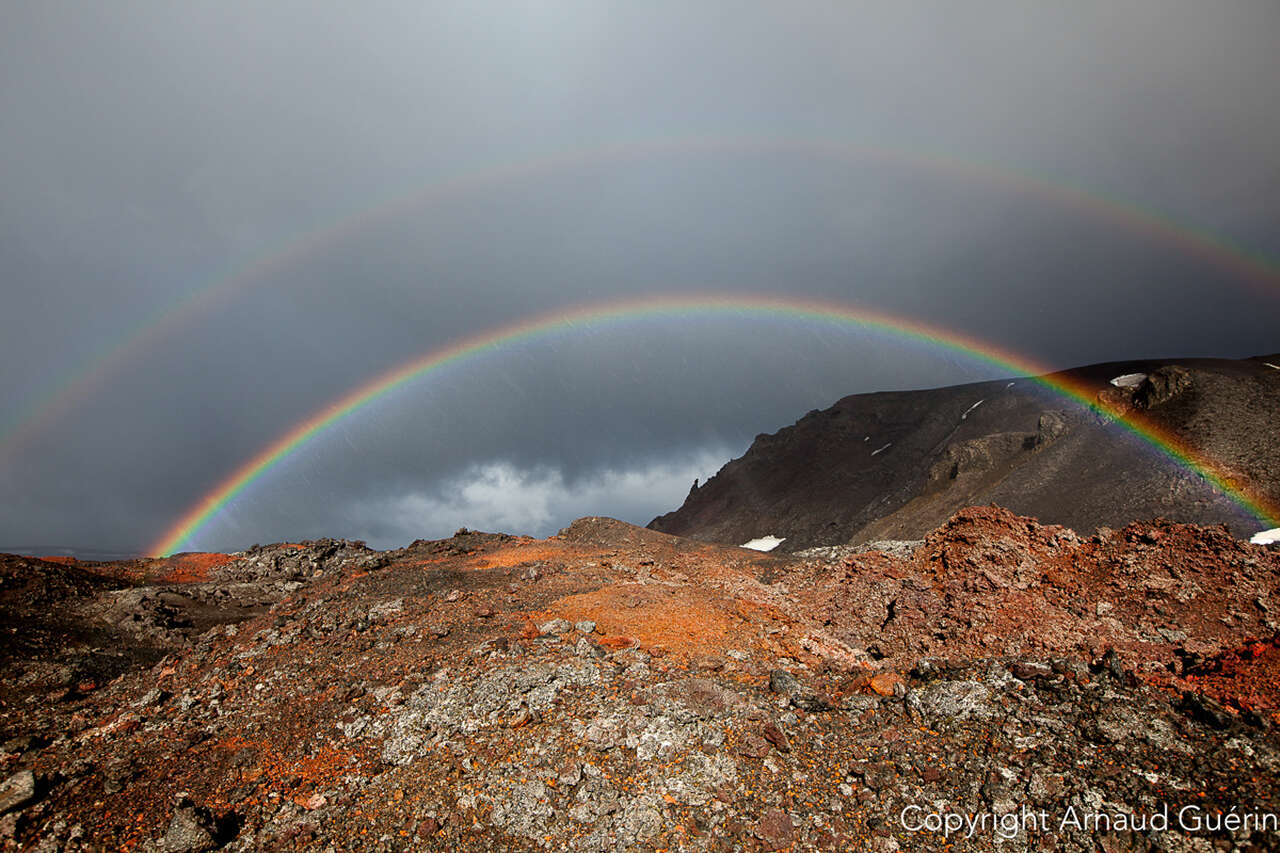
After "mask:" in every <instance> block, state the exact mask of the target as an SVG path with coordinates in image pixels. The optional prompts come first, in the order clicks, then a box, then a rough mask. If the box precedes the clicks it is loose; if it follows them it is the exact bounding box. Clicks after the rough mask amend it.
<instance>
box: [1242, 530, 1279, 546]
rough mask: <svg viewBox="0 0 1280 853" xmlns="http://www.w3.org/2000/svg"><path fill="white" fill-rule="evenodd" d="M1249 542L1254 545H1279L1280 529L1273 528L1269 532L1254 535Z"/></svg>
mask: <svg viewBox="0 0 1280 853" xmlns="http://www.w3.org/2000/svg"><path fill="white" fill-rule="evenodd" d="M1249 541H1250V542H1252V543H1253V544H1254V545H1275V544H1277V543H1280V527H1273V528H1271V529H1270V530H1264V531H1262V532H1261V533H1255V534H1253V538H1252V539H1250V540H1249Z"/></svg>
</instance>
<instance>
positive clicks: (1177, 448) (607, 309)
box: [148, 294, 1280, 556]
mask: <svg viewBox="0 0 1280 853" xmlns="http://www.w3.org/2000/svg"><path fill="white" fill-rule="evenodd" d="M728 312H738V313H746V314H759V315H772V316H783V317H792V318H798V319H809V320H824V321H833V320H834V321H838V322H844V323H848V324H851V325H856V326H862V327H868V328H874V329H879V330H883V331H887V332H890V333H893V334H896V335H899V336H902V337H905V338H909V339H915V340H918V341H923V342H925V343H927V344H930V345H933V346H937V347H940V348H942V349H948V350H952V351H954V352H959V353H962V354H964V355H966V356H968V357H970V358H973V359H974V360H977V361H980V362H985V363H987V364H991V365H995V366H998V367H1000V368H1002V369H1006V370H1012V371H1014V372H1015V373H1018V374H1023V375H1025V378H1027V379H1030V380H1032V381H1034V382H1037V383H1039V384H1040V385H1042V386H1044V387H1046V388H1048V389H1050V390H1051V391H1053V392H1055V393H1057V394H1059V395H1061V396H1064V397H1067V398H1070V399H1072V400H1074V401H1076V402H1078V403H1082V404H1084V405H1085V406H1088V407H1091V408H1094V409H1097V410H1099V411H1102V412H1103V413H1105V414H1107V415H1109V416H1111V417H1113V418H1114V419H1115V420H1116V421H1117V422H1118V423H1120V424H1122V425H1123V426H1124V427H1125V428H1126V429H1128V430H1129V431H1130V432H1132V433H1133V434H1135V435H1137V436H1139V437H1141V438H1142V439H1144V440H1145V441H1147V442H1148V443H1149V444H1151V445H1153V446H1154V447H1156V448H1158V449H1159V450H1160V451H1162V452H1163V453H1165V454H1166V455H1167V456H1169V457H1170V458H1172V459H1173V460H1174V461H1176V462H1177V463H1178V464H1180V465H1182V466H1183V467H1185V468H1187V469H1188V470H1190V471H1192V472H1194V473H1196V474H1198V475H1199V476H1201V477H1203V478H1204V479H1205V480H1207V481H1208V482H1209V483H1211V484H1212V485H1213V486H1214V487H1216V488H1218V489H1219V490H1221V491H1222V492H1223V493H1224V494H1225V495H1227V496H1228V497H1229V498H1231V499H1232V500H1233V501H1235V502H1236V503H1237V504H1239V505H1240V506H1241V507H1242V508H1244V509H1245V510H1246V511H1247V512H1249V513H1250V514H1251V515H1253V516H1254V517H1256V518H1257V519H1258V520H1259V521H1260V522H1261V523H1262V524H1263V526H1264V527H1268V526H1270V527H1276V526H1280V522H1277V519H1278V518H1280V508H1277V507H1276V506H1275V505H1274V503H1273V502H1272V501H1270V500H1269V499H1267V498H1266V497H1264V496H1261V495H1256V494H1253V493H1252V490H1251V489H1250V488H1249V486H1248V484H1247V483H1242V482H1238V481H1237V479H1236V478H1234V477H1233V476H1231V475H1230V474H1228V473H1227V472H1224V471H1222V470H1221V469H1220V468H1219V467H1218V466H1217V465H1216V464H1214V463H1213V462H1212V461H1211V460H1209V459H1206V458H1204V457H1203V456H1202V455H1201V454H1200V453H1198V452H1197V451H1196V450H1195V449H1194V448H1192V447H1190V446H1189V445H1187V444H1186V442H1184V441H1183V440H1182V439H1180V438H1178V437H1177V436H1175V435H1173V434H1171V433H1169V432H1167V431H1165V430H1160V429H1157V428H1156V427H1155V426H1153V425H1151V424H1149V423H1146V422H1145V421H1142V420H1140V419H1138V418H1137V417H1135V416H1132V415H1128V414H1126V413H1123V412H1120V411H1116V410H1114V409H1110V408H1108V407H1107V406H1106V405H1105V404H1102V403H1100V402H1099V401H1098V400H1097V399H1096V398H1095V397H1094V394H1093V392H1092V389H1091V388H1089V387H1087V386H1086V385H1084V384H1083V383H1080V382H1078V381H1076V380H1073V379H1071V378H1069V377H1065V376H1062V375H1054V374H1052V373H1051V371H1050V370H1049V369H1048V368H1046V367H1044V366H1042V365H1038V364H1036V363H1035V362H1034V361H1033V360H1032V359H1030V358H1028V357H1026V356H1022V355H1018V354H1016V353H1013V352H1009V351H1007V350H1004V349H1002V348H1000V347H998V346H996V345H994V344H991V343H988V342H984V341H980V340H978V339H976V338H973V337H970V336H967V335H964V334H962V333H959V332H954V331H950V330H947V329H942V328H939V327H937V326H932V325H929V324H927V323H923V322H920V321H918V320H912V319H908V318H903V317H897V316H894V315H891V314H887V313H884V312H880V311H875V310H871V309H865V308H855V307H853V306H849V305H840V304H836V303H830V302H821V301H815V300H807V299H783V298H778V297H768V296H755V295H750V296H748V295H735V294H705V295H668V296H656V297H648V298H642V299H632V300H624V301H614V302H607V303H599V304H593V305H586V306H580V307H577V308H575V309H572V310H570V311H558V312H553V313H549V314H542V315H538V316H536V317H533V318H527V319H525V320H522V321H519V322H517V323H513V324H510V325H506V326H503V327H501V328H498V329H492V330H489V331H486V332H482V333H480V334H477V335H473V336H471V337H468V338H465V339H463V340H460V341H456V342H454V343H452V344H450V345H448V346H445V347H442V348H440V349H436V350H432V351H431V352H428V353H426V354H424V355H422V356H419V357H417V358H414V359H411V360H410V361H408V362H405V363H403V364H401V365H398V366H397V367H394V368H392V369H391V370H388V371H387V372H385V373H383V374H381V375H379V376H377V377H375V378H373V379H371V380H369V381H368V382H365V383H364V384H362V385H360V386H358V387H356V388H354V389H352V390H351V391H349V392H348V393H346V394H344V395H343V396H342V397H340V398H338V399H336V400H334V401H333V402H332V403H330V404H328V405H327V406H325V407H324V408H322V409H320V410H319V411H317V412H315V413H314V414H312V415H311V416H310V417H308V418H307V419H306V420H304V421H302V422H301V423H299V424H297V425H296V426H294V427H292V428H291V429H289V430H288V431H286V432H285V433H284V434H283V435H281V436H280V437H279V438H278V439H276V440H275V441H274V442H272V443H271V444H270V445H268V446H267V447H266V448H264V449H263V450H262V451H260V452H259V453H257V454H255V455H254V456H253V457H252V458H251V459H249V460H248V461H247V462H245V463H244V464H243V465H241V466H240V467H239V468H238V469H236V470H235V471H234V472H233V473H232V474H230V475H229V476H228V477H226V478H225V479H223V480H222V481H221V482H220V483H218V484H217V485H216V486H215V487H214V488H213V489H211V490H210V491H209V492H208V493H206V495H205V496H204V497H203V498H201V499H200V500H199V501H198V502H197V503H196V504H194V505H193V506H192V507H191V508H190V509H189V510H188V511H187V512H186V513H184V514H183V515H182V517H181V518H180V519H179V520H178V521H177V522H176V523H174V524H173V525H172V526H171V527H170V528H169V529H168V530H167V531H166V532H165V533H164V535H163V536H162V537H161V538H160V539H159V540H158V541H157V542H156V543H155V545H153V546H152V547H151V548H150V549H149V550H148V553H150V554H153V555H156V556H165V555H168V554H171V553H173V552H174V551H176V550H177V549H178V548H179V547H181V546H182V544H183V543H185V542H186V541H187V540H188V539H190V538H192V537H193V536H194V535H195V534H196V533H198V532H199V531H200V529H201V528H203V527H204V526H205V525H206V524H207V523H209V521H210V520H212V518H213V517H214V516H215V515H216V514H217V513H218V511H219V510H220V509H222V508H223V507H224V506H226V505H227V504H228V503H229V502H230V501H232V500H233V499H234V498H235V497H236V496H237V495H239V494H241V493H242V492H243V491H244V490H245V489H246V488H248V487H249V486H250V485H252V484H253V483H254V482H255V481H256V480H258V479H259V478H260V477H262V476H263V475H264V474H266V473H267V472H268V471H270V470H271V469H272V468H273V467H274V466H276V465H277V464H279V463H280V462H281V461H282V460H283V459H285V458H286V457H288V456H289V455H290V454H291V453H293V452H294V451H295V450H297V449H298V448H299V447H301V446H302V445H303V444H305V443H306V442H307V441H309V440H310V439H311V438H313V437H315V436H316V435H318V434H319V433H321V432H322V431H324V430H325V429H326V428H327V427H329V426H332V425H333V424H334V423H336V422H337V421H339V420H341V419H343V418H345V417H347V416H348V415H351V414H352V413H354V412H356V411H358V410H359V409H361V408H363V407H365V406H367V405H369V404H371V403H373V402H374V401H376V400H378V399H380V398H382V397H384V396H385V395H387V394H389V393H390V392H392V391H394V390H395V389H397V388H399V387H401V386H403V385H405V384H406V383H408V382H410V381H412V380H414V379H416V378H418V377H421V376H424V375H426V374H428V373H430V372H431V371H433V370H437V369H439V368H441V367H444V366H445V365H448V364H452V363H455V362H458V361H460V360H463V359H466V358H468V357H472V356H476V355H479V354H481V353H483V352H487V351H490V350H494V349H497V348H500V347H503V346H506V345H510V344H513V343H516V342H518V341H522V340H526V339H529V338H534V337H537V336H539V335H545V334H550V333H552V332H555V331H557V330H561V329H565V328H568V327H570V326H587V325H592V324H598V323H602V322H608V321H611V320H619V319H625V318H633V317H644V316H662V315H670V316H680V315H688V314H698V313H728Z"/></svg>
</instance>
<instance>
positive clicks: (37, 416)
mask: <svg viewBox="0 0 1280 853" xmlns="http://www.w3.org/2000/svg"><path fill="white" fill-rule="evenodd" d="M769 154H780V155H786V156H798V157H808V158H812V159H817V160H829V161H833V162H839V163H855V164H863V163H872V164H876V165H879V166H884V167H888V168H893V169H899V170H904V171H909V172H915V173H922V174H928V175H936V176H938V177H941V178H946V179H949V180H954V181H960V182H969V183H974V184H979V185H983V186H990V187H996V188H998V189H1000V190H1003V191H1005V192H1008V193H1011V194H1015V195H1022V196H1027V197H1031V198H1035V199H1038V200H1040V201H1042V202H1044V203H1046V204H1048V205H1052V206H1056V207H1060V208H1063V209H1066V210H1069V211H1072V212H1074V213H1076V214H1078V215H1080V216H1082V217H1086V218H1089V219H1094V220H1098V221H1100V222H1104V223H1107V224H1108V225H1111V226H1114V227H1116V228H1119V229H1121V230H1123V231H1126V232H1129V233H1131V234H1134V235H1136V236H1138V237H1140V238H1141V239H1144V240H1148V241H1151V242H1153V243H1156V244H1159V245H1166V246H1170V247H1172V248H1174V249H1175V250H1176V251H1178V252H1180V253H1182V254H1185V255H1188V256H1191V257H1197V258H1200V259H1201V260H1203V261H1204V262H1206V263H1208V264H1211V265H1213V266H1216V267H1218V268H1220V269H1223V270H1225V271H1226V272H1228V273H1230V274H1231V275H1232V277H1233V278H1235V279H1237V280H1238V281H1240V282H1241V283H1243V284H1247V285H1249V286H1251V287H1252V288H1254V289H1256V290H1257V291H1258V292H1259V293H1261V294H1263V295H1265V296H1268V297H1276V296H1280V265H1277V263H1276V262H1275V261H1273V260H1271V259H1269V258H1267V257H1265V256H1263V255H1261V254H1257V253H1252V252H1249V251H1246V250H1245V249H1243V248H1241V247H1239V246H1236V245H1233V244H1231V243H1230V242H1228V241H1226V240H1225V239H1223V238H1222V237H1219V236H1217V235H1214V234H1212V233H1210V232H1208V231H1205V230H1203V229H1197V228H1192V227H1189V226H1187V225H1185V224H1181V223H1178V222H1175V221H1173V220H1172V219H1170V218H1168V217H1167V216H1164V215H1163V214H1160V213H1158V212H1155V211H1152V210H1148V209H1144V208H1141V207H1139V206H1137V205H1135V204H1133V203H1131V202H1127V201H1124V200H1122V199H1118V198H1114V197H1110V196H1107V195H1104V194H1101V193H1099V192H1097V191H1096V190H1093V189H1088V188H1085V187H1081V186H1076V185H1073V184H1070V183H1067V182H1064V181H1061V180H1055V179H1048V178H1044V177H1041V176H1037V175H1033V174H1031V173H1028V172H1026V171H1022V170H1018V169H1013V168H1008V167H1004V166H996V165H993V164H985V163H980V162H977V161H972V160H965V159H962V158H958V157H955V156H951V155H944V154H937V153H930V152H922V151H911V150H907V149H902V148H887V147H884V146H876V145H870V144H861V143H845V142H839V141H829V140H813V139H807V138H794V137H742V136H714V135H711V136H681V137H674V138H658V139H654V140H647V141H632V142H624V143H613V144H605V145H598V146H591V147H585V148H580V149H574V150H570V151H560V152H555V153H552V154H544V155H540V156H534V157H529V158H526V159H523V160H518V161H514V162H510V163H506V164H503V165H499V166H496V167H495V166H489V167H485V168H482V169H478V170H474V171H468V172H465V173H462V174H459V175H455V176H452V177H449V178H446V179H443V180H440V181H436V182H433V183H432V184H430V185H429V186H427V187H426V188H421V189H417V190H415V191H413V192H410V193H406V194H402V195H397V196H394V197H391V198H388V199H384V200H383V201H381V202H378V203H376V204H374V205H372V206H370V207H368V208H366V209H364V210H363V211H361V212H359V213H356V214H354V215H350V216H346V217H343V218H341V219H339V220H338V221H336V222H333V223H331V224H329V225H326V226H322V227H319V228H313V229H311V230H309V231H307V232H305V233H303V234H301V235H298V236H295V237H294V238H293V239H291V240H290V241H288V242H287V243H286V244H285V245H284V246H282V247H281V246H276V247H273V248H272V249H271V250H269V251H267V252H264V253H261V254H259V255H257V256H255V257H254V259H252V260H251V261H250V262H248V263H247V264H242V265H239V266H236V267H235V268H233V269H230V270H226V271H224V272H223V273H222V274H220V275H218V276H216V277H214V278H213V279H211V280H210V281H209V282H207V283H206V284H204V285H203V286H201V287H195V288H191V289H189V290H188V291H187V292H186V293H184V294H183V295H181V296H179V297H178V298H176V299H175V300H174V301H173V302H171V303H169V304H168V305H165V306H162V307H160V308H158V309H157V310H156V311H154V312H152V313H150V314H149V315H147V316H146V317H144V318H143V319H142V320H141V321H140V322H139V323H138V324H136V325H134V326H133V327H132V328H131V329H129V330H127V331H126V332H125V333H124V334H123V335H121V336H119V337H117V338H115V339H114V340H113V341H112V342H110V343H109V344H107V345H106V346H104V347H103V348H101V349H99V350H98V351H97V352H96V353H95V354H94V355H93V356H91V357H90V358H88V359H87V360H85V361H84V362H81V363H80V364H78V365H77V366H76V367H75V368H73V369H72V370H70V371H68V372H66V373H65V374H64V375H63V376H62V377H60V378H59V379H57V380H56V381H54V382H52V383H51V388H50V389H49V390H48V391H47V392H45V393H43V394H41V395H40V396H39V397H38V398H37V399H35V400H33V401H31V402H30V403H28V404H26V405H24V406H20V407H19V408H18V410H17V412H16V414H15V415H14V417H13V418H12V419H11V420H10V421H9V423H8V424H7V425H0V462H3V461H4V460H5V459H6V458H8V457H9V456H10V455H11V454H13V453H14V452H16V450H17V449H18V448H19V447H21V446H22V445H23V444H25V442H26V441H28V440H30V439H31V438H33V437H35V436H38V435H40V434H41V433H42V432H43V431H44V429H45V428H47V427H48V426H49V425H50V424H52V423H53V422H54V421H55V420H56V419H57V418H58V417H60V416H61V415H63V414H65V413H66V412H67V411H68V410H70V409H71V408H72V407H74V406H75V405H76V404H77V403H78V402H81V401H83V400H84V399H86V398H87V397H88V396H89V395H91V394H92V393H94V392H95V390H96V389H98V388H100V387H101V386H102V385H103V384H104V383H105V382H106V380H107V379H108V378H109V377H110V376H111V375H112V374H113V373H116V372H118V371H120V370H121V369H123V368H124V367H125V366H126V365H127V364H129V363H130V362H131V361H133V360H135V359H137V358H139V357H140V356H141V355H142V354H144V353H145V352H146V351H147V349H148V348H149V347H150V346H153V345H155V344H156V343H158V342H159V341H161V340H163V339H164V338H166V337H168V336H170V335H172V334H174V333H175V332H177V331H178V330H180V329H182V328H184V327H185V326H186V325H187V324H189V323H190V322H192V321H194V320H196V319H197V318H199V317H202V316H205V315H206V314H207V313H208V312H210V311H212V310H214V309H215V308H216V307H218V306H219V305H220V304H223V303H225V302H227V301H229V300H231V299H232V298H233V297H234V296H235V295H236V294H238V293H240V292H242V291H244V290H245V289H247V288H250V287H252V286H255V285H261V284H262V283H264V282H266V281H269V280H270V278H271V276H272V275H273V274H275V273H277V272H279V271H281V270H284V269H287V268H289V267H290V266H291V265H294V264H297V263H301V262H302V261H304V260H306V259H307V258H309V257H313V256H315V255H317V254H318V253H320V252H322V251H323V250H325V249H326V248H327V247H331V246H334V245H336V244H339V243H341V242H342V241H343V240H346V239H349V238H351V237H352V236H354V235H356V234H358V233H360V232H362V231H364V230H365V229H368V228H370V227H372V226H374V225H376V224H378V223H380V222H383V221H387V220H391V219H394V218H395V217H397V216H402V215H404V214H406V213H408V212H410V211H412V210H414V209H417V208H419V207H422V206H424V205H428V204H437V205H439V204H442V203H445V202H448V201H450V200H453V199H457V198H461V197H465V196H468V195H472V194H475V193H479V192H483V191H486V190H492V189H497V188H500V187H503V186H507V185H509V184H513V183H517V182H520V181H529V180H534V179H537V178H540V177H546V176H551V175H555V174H558V173H562V172H566V171H570V170H573V169H584V168H592V167H598V166H601V165H611V164H627V163H633V162H638V161H643V160H646V159H654V158H661V157H671V156H724V155H748V156H759V155H769Z"/></svg>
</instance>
